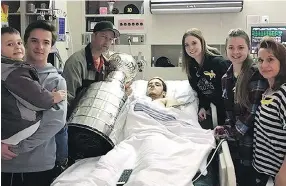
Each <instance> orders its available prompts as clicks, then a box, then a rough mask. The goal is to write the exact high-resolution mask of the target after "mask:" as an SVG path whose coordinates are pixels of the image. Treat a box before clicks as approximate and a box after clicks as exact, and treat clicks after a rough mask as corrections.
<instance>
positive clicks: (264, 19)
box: [260, 15, 269, 23]
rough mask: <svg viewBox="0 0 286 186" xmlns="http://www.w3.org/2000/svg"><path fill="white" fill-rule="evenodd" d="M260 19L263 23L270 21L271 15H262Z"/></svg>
mask: <svg viewBox="0 0 286 186" xmlns="http://www.w3.org/2000/svg"><path fill="white" fill-rule="evenodd" d="M260 21H261V23H269V16H268V15H264V16H261V19H260Z"/></svg>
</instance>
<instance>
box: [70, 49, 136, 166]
mask: <svg viewBox="0 0 286 186" xmlns="http://www.w3.org/2000/svg"><path fill="white" fill-rule="evenodd" d="M108 61H109V63H110V67H109V69H110V70H111V72H110V73H109V74H108V76H107V78H106V79H105V80H104V81H101V82H95V83H93V84H91V85H90V86H89V88H88V89H87V91H86V92H85V94H84V95H83V97H82V98H81V99H80V100H79V102H78V104H77V106H76V108H75V109H74V111H73V113H72V115H71V117H70V119H69V121H68V133H69V156H70V158H71V159H73V160H76V159H82V158H88V157H96V156H101V155H104V154H106V153H107V152H108V151H110V150H111V149H112V148H113V146H114V144H113V142H112V141H111V140H110V139H109V137H108V136H109V135H110V133H111V131H112V130H113V128H114V125H115V121H116V119H117V116H118V114H119V112H120V109H121V108H122V106H123V104H124V102H125V101H126V99H127V95H126V93H125V87H124V86H125V84H126V83H127V82H131V81H132V80H133V79H134V78H135V76H136V75H137V72H138V65H137V62H136V61H135V59H134V58H133V57H132V56H131V55H128V54H124V53H114V54H112V55H111V56H110V57H109V60H108Z"/></svg>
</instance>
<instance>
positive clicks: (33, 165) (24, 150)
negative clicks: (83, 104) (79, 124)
mask: <svg viewBox="0 0 286 186" xmlns="http://www.w3.org/2000/svg"><path fill="white" fill-rule="evenodd" d="M37 72H38V74H39V80H40V84H41V85H42V86H43V87H44V88H46V89H47V90H49V91H52V90H54V89H56V90H66V89H67V88H66V81H65V79H64V78H63V77H62V76H61V75H60V74H59V73H58V72H57V69H56V68H55V67H53V66H52V65H51V64H49V63H48V64H47V65H46V66H45V67H42V68H37ZM57 105H58V108H51V109H49V110H46V111H43V118H42V120H41V123H40V126H39V128H38V130H37V131H36V132H35V133H34V134H33V135H32V136H30V137H29V138H27V139H25V140H23V141H21V142H20V143H19V144H18V145H17V146H13V147H12V148H11V150H12V151H13V152H15V153H16V154H18V156H17V157H15V158H13V159H12V160H2V161H1V163H2V165H1V169H2V170H1V171H2V172H6V173H24V172H40V171H46V170H50V169H52V168H53V167H54V166H55V160H56V142H55V135H56V134H57V133H58V132H59V131H60V130H61V129H62V128H63V127H64V125H65V122H66V113H67V101H66V100H64V101H62V102H60V103H58V104H57Z"/></svg>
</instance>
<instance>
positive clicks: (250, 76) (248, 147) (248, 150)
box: [215, 29, 267, 186]
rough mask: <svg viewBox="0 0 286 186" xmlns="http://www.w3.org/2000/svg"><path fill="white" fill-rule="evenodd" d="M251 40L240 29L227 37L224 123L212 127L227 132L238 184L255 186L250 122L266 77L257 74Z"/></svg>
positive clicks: (217, 132)
mask: <svg viewBox="0 0 286 186" xmlns="http://www.w3.org/2000/svg"><path fill="white" fill-rule="evenodd" d="M249 51H250V40H249V37H248V35H247V33H246V32H245V31H243V30H241V29H232V30H230V32H229V34H228V36H227V38H226V53H227V58H228V59H229V60H230V61H231V63H232V65H231V66H230V68H229V69H228V70H227V72H226V74H225V75H224V76H223V77H222V90H223V95H222V96H223V99H224V105H225V110H226V123H225V125H224V126H218V127H217V128H216V129H215V133H216V134H217V135H222V134H221V133H220V131H225V130H227V131H228V137H231V138H232V139H233V140H234V141H233V142H230V141H229V146H230V153H231V156H232V160H233V163H234V167H235V171H236V178H237V179H236V181H237V184H238V185H239V186H252V185H255V176H254V170H253V168H252V166H251V162H252V151H253V123H254V117H255V112H256V110H257V107H258V105H259V104H260V100H261V97H262V93H263V92H264V91H265V89H266V88H267V82H266V80H265V79H264V78H263V77H262V76H261V75H260V73H259V71H258V69H257V68H256V67H255V66H254V63H253V60H252V58H251V57H250V55H249Z"/></svg>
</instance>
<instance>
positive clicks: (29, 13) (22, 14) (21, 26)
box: [1, 0, 53, 36]
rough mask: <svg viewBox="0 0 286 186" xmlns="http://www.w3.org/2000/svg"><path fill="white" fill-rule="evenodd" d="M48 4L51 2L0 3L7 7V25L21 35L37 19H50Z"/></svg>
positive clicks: (50, 13)
mask: <svg viewBox="0 0 286 186" xmlns="http://www.w3.org/2000/svg"><path fill="white" fill-rule="evenodd" d="M50 2H53V1H49V0H47V1H2V2H1V4H5V5H8V6H9V9H8V25H9V26H11V27H14V28H16V29H17V30H19V32H20V33H21V35H22V36H23V35H24V31H25V29H26V27H27V25H28V24H30V23H31V22H33V21H36V20H38V19H46V20H49V19H51V15H52V11H51V10H49V8H50V7H51V5H50Z"/></svg>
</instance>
